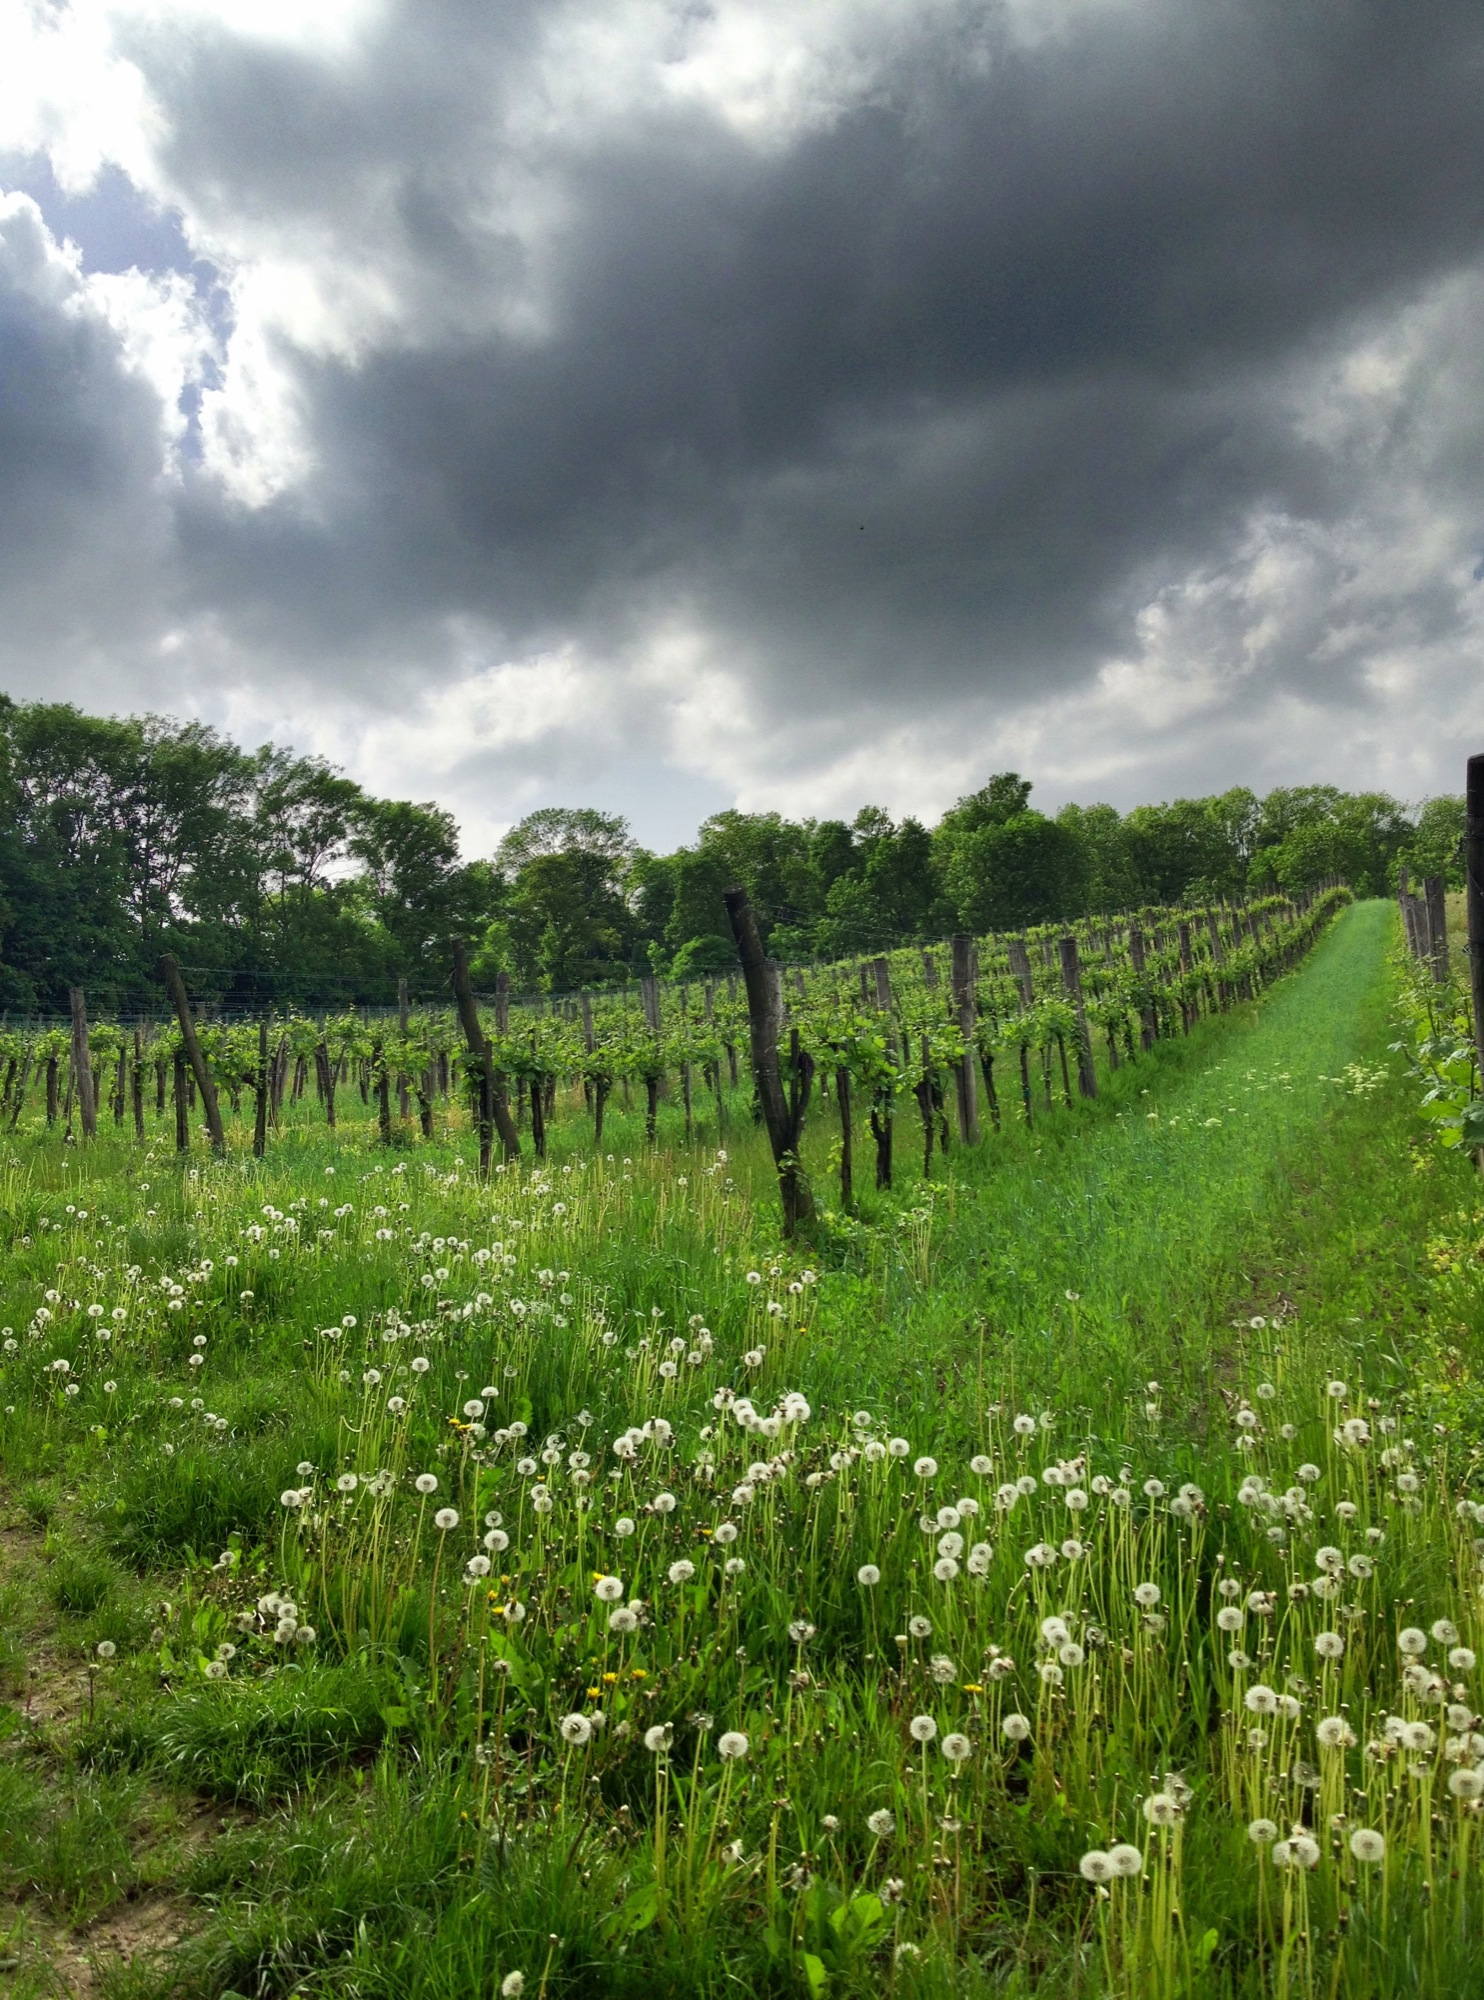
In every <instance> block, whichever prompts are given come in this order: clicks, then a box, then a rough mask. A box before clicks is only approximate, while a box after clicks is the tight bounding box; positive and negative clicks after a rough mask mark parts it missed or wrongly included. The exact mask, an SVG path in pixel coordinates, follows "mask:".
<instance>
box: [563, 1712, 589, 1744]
mask: <svg viewBox="0 0 1484 2000" xmlns="http://www.w3.org/2000/svg"><path fill="white" fill-rule="evenodd" d="M557 1728H558V1729H559V1730H560V1731H561V1733H562V1740H563V1741H564V1742H566V1743H571V1744H574V1745H576V1746H577V1748H579V1749H580V1748H581V1747H582V1745H583V1744H584V1743H590V1742H591V1741H592V1736H593V1725H592V1723H591V1722H590V1721H589V1720H588V1718H587V1716H585V1715H564V1716H563V1717H562V1719H561V1721H560V1722H559V1723H558V1724H557Z"/></svg>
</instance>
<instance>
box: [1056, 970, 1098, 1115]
mask: <svg viewBox="0 0 1484 2000" xmlns="http://www.w3.org/2000/svg"><path fill="white" fill-rule="evenodd" d="M1058 949H1059V950H1060V953H1061V983H1062V985H1063V987H1064V988H1065V989H1066V995H1067V998H1068V999H1069V1000H1070V1001H1071V1003H1072V1013H1073V1014H1074V1016H1075V1017H1076V1021H1077V1088H1078V1090H1080V1091H1081V1093H1082V1095H1083V1096H1084V1097H1096V1096H1097V1094H1098V1073H1097V1070H1096V1069H1095V1068H1094V1066H1093V1060H1092V1037H1091V1035H1089V1033H1088V1032H1087V1006H1086V1003H1085V1002H1084V1000H1083V998H1082V966H1081V962H1080V960H1079V959H1078V957H1077V940H1076V938H1074V937H1073V936H1072V935H1071V933H1070V932H1069V933H1068V934H1067V936H1066V937H1064V938H1062V939H1061V940H1060V943H1059V947H1058Z"/></svg>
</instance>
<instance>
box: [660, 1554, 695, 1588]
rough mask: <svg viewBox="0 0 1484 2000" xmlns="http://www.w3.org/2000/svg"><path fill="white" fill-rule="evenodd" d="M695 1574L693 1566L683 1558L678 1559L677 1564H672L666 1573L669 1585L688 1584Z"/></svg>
mask: <svg viewBox="0 0 1484 2000" xmlns="http://www.w3.org/2000/svg"><path fill="white" fill-rule="evenodd" d="M695 1573H696V1566H695V1564H694V1563H693V1562H689V1561H687V1560H686V1558H685V1557H684V1556H682V1557H681V1558H680V1560H679V1562H672V1563H671V1565H670V1567H669V1569H668V1570H667V1571H666V1575H667V1576H668V1577H669V1579H670V1581H671V1583H689V1582H690V1580H691V1578H692V1577H693V1576H694V1575H695Z"/></svg>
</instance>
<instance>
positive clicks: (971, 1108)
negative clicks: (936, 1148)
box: [952, 933, 979, 1146]
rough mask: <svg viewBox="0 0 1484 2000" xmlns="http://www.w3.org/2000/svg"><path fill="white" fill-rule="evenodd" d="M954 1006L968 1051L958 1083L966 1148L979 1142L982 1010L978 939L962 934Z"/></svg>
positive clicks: (956, 956) (957, 945) (957, 951)
mask: <svg viewBox="0 0 1484 2000" xmlns="http://www.w3.org/2000/svg"><path fill="white" fill-rule="evenodd" d="M952 950H953V974H952V977H953V1007H954V1013H955V1014H956V1016H957V1019H958V1031H959V1033H960V1035H961V1036H962V1037H963V1043H964V1052H963V1054H962V1056H961V1057H960V1058H959V1062H958V1073H957V1075H956V1077H955V1079H954V1080H955V1082H956V1084H957V1086H958V1129H959V1134H960V1136H961V1137H962V1139H963V1142H964V1144H965V1145H966V1146H977V1145H978V1143H979V1073H978V1070H977V1068H976V1067H975V1063H974V1053H975V1038H976V1034H977V1030H978V1021H979V1008H978V1005H977V1003H976V1001H975V997H974V988H975V982H976V980H977V978H978V970H979V968H978V966H977V964H976V963H975V953H974V940H973V939H972V938H971V937H966V936H964V935H963V934H962V933H960V935H958V936H957V937H955V938H954V940H953V946H952Z"/></svg>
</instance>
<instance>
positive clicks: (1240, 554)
mask: <svg viewBox="0 0 1484 2000" xmlns="http://www.w3.org/2000/svg"><path fill="white" fill-rule="evenodd" d="M1481 612H1484V5H1481V0H978V4H959V3H958V0H668V4H667V0H70V4H69V0H19V4H17V0H11V5H10V6H9V7H8V8H7V9H5V10H4V11H3V12H0V687H4V688H5V689H6V690H7V691H9V692H10V693H12V694H15V695H18V696H23V697H28V698H35V697H46V698H66V699H70V700H74V701H77V702H79V703H81V704H83V705H85V706H88V707H90V708H95V709H104V710H109V711H119V712H122V711H126V710H133V709H139V708H153V709H158V710H163V711H167V712H171V713H175V714H181V715H198V716H200V717H202V718H204V719H205V720H207V721H209V722H212V723H215V724H218V725H220V726H222V727H224V728H226V729H228V730H229V731H230V732H232V733H233V734H234V735H236V736H237V737H238V738H239V739H240V740H243V741H245V742H249V743H256V742H259V741H262V740H264V739H265V738H267V737H272V738H273V739H275V740H277V741H280V742H284V743H288V744H292V745H293V746H295V747H296V748H299V749H301V750H313V751H318V752H320V753H322V754H324V755H326V756H328V757H330V758H331V759H332V760H334V761H335V762H337V763H339V764H340V765H342V766H343V767H344V768H345V769H346V770H347V771H349V772H350V773H351V775H353V776H355V777H357V778H359V779H360V780H362V781H363V782H364V783H366V784H368V785H370V786H371V787H372V788H374V789H376V790H378V791H381V792H384V793H389V794H391V795H394V796H410V797H413V798H418V799H423V798H436V799H438V800H439V801H440V802H442V803H444V804H446V805H448V806H450V807H451V808H452V809H453V810H454V811H455V812H456V813H457V814H458V815H459V818H460V820H461V821H462V823H463V825H464V827H465V830H466V834H467V837H468V840H469V844H470V847H471V850H472V851H476V852H477V851H480V850H481V849H487V847H488V845H489V844H490V842H491V841H492V839H493V838H494V837H495V836H496V835H497V834H498V832H499V831H500V830H502V828H503V827H504V826H506V825H508V824H509V822H510V821H511V820H513V819H515V818H517V817H519V816H520V815H521V814H522V813H524V812H527V811H529V810H531V809H532V808H533V807H535V806H538V805H544V804H574V805H575V804H597V805H602V806H605V807H608V808H610V809H613V810H618V811H621V812H624V813H626V814H628V815H629V817H630V819H631V821H632V822H633V824H634V827H635V830H636V831H637V833H638V834H639V835H640V837H641V838H643V839H645V840H646V841H648V842H649V843H651V844H654V845H673V844H675V843H676V842H678V841H679V840H681V839H683V838H686V837H687V836H688V835H689V834H690V832H691V831H692V830H693V828H694V826H695V824H696V822H697V820H698V819H699V818H700V817H702V816H703V815H704V814H705V813H707V812H709V811H714V810H716V809H717V808H719V807H721V806H725V805H731V804H739V805H741V806H744V807H747V808H767V807H777V808H779V809H782V810H784V811H787V812H789V813H792V814H795V815H801V814H805V813H813V814H827V813H844V814H846V815H849V814H851V813H853V812H854V811H855V810H856V809H857V808H858V807H859V806H860V805H861V804H863V803H865V802H866V801H872V802H876V803H880V804H883V805H886V806H887V807H889V808H891V809H893V810H895V811H897V812H908V811H914V812H918V813H920V814H923V815H924V816H929V817H932V816H936V814H937V813H938V812H940V811H941V810H942V809H943V808H944V807H945V806H946V805H948V804H950V803H951V802H952V800H953V799H954V797H955V796H957V795H958V794H959V793H961V792H963V791H966V790H969V789H971V788H973V787H974V786H975V785H977V784H979V783H982V782H983V780H984V778H985V777H986V776H987V775H988V774H989V773H990V772H991V771H993V770H996V769H1001V768H1005V767H1007V766H1013V767H1015V768H1018V769H1019V770H1021V771H1022V772H1023V773H1025V774H1026V775H1027V776H1029V777H1032V778H1033V779H1034V780H1035V782H1036V802H1037V803H1039V804H1042V805H1045V806H1047V807H1054V806H1055V805H1057V804H1059V803H1061V802H1062V801H1064V800H1066V799H1068V798H1076V799H1081V800H1083V801H1086V802H1091V801H1093V800H1095V799H1107V800H1110V801H1111V802H1113V803H1114V804H1116V805H1120V806H1129V805H1132V804H1135V803H1137V802H1139V801H1140V800H1145V799H1158V798H1162V797H1173V796H1175V795H1177V794H1179V793H1188V792H1192V791H1209V790H1215V789H1219V788H1223V787H1225V786H1227V785H1229V784H1235V783H1249V784H1252V785H1254V786H1256V787H1257V788H1258V789H1264V788H1266V787H1268V786H1270V785H1273V784H1280V783H1296V782H1305V781H1311V780H1328V781H1332V782H1335V783H1339V784H1343V785H1346V786H1349V787H1352V788H1358V787H1362V786H1373V785H1374V786H1380V787H1383V788H1385V789H1388V790H1391V791H1393V792H1395V793H1397V794H1398V795H1399V796H1401V797H1403V798H1407V799H1416V798H1419V797H1421V796H1423V795H1425V794H1427V793H1430V792H1435V791H1441V790H1451V791H1456V790H1458V789H1460V788H1461V782H1462V764H1463V759H1464V757H1465V755H1466V754H1467V753H1468V752H1469V751H1472V750H1478V749H1481V748H1484V645H1481V637H1484V616H1481Z"/></svg>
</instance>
